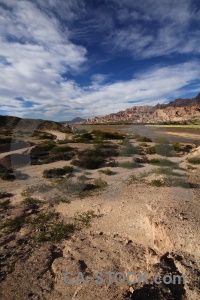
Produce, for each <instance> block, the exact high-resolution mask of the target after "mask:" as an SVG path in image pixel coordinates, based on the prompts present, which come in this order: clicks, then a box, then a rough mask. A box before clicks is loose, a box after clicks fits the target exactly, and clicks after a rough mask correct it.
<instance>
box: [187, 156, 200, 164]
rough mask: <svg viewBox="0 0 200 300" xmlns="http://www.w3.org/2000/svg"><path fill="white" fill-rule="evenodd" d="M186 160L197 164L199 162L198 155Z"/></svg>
mask: <svg viewBox="0 0 200 300" xmlns="http://www.w3.org/2000/svg"><path fill="white" fill-rule="evenodd" d="M188 162H189V163H191V164H194V165H199V164H200V157H192V158H188Z"/></svg>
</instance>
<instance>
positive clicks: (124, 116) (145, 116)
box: [87, 94, 200, 124]
mask: <svg viewBox="0 0 200 300" xmlns="http://www.w3.org/2000/svg"><path fill="white" fill-rule="evenodd" d="M196 119H200V94H198V95H197V96H196V97H195V98H193V99H176V100H174V101H171V102H169V103H167V104H157V105H155V106H133V107H132V108H128V109H126V110H124V111H120V112H118V113H113V114H110V115H107V116H104V117H99V118H97V117H95V118H90V119H87V123H88V124H101V123H117V122H130V123H164V122H183V121H193V120H196Z"/></svg>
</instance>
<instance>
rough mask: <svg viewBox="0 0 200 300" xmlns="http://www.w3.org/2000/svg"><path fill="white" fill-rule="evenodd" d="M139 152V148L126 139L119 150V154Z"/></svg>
mask: <svg viewBox="0 0 200 300" xmlns="http://www.w3.org/2000/svg"><path fill="white" fill-rule="evenodd" d="M139 152H140V148H139V147H138V146H137V147H134V146H133V145H132V144H131V143H130V142H129V141H128V140H125V143H124V147H122V149H121V151H120V155H121V156H130V155H133V154H138V153H139Z"/></svg>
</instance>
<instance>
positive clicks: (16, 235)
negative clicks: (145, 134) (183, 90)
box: [0, 158, 200, 300]
mask: <svg viewBox="0 0 200 300" xmlns="http://www.w3.org/2000/svg"><path fill="white" fill-rule="evenodd" d="M185 159H186V158H181V159H180V161H179V162H180V164H182V166H183V167H184V164H185ZM60 164H61V165H62V164H63V165H66V163H65V164H64V162H60ZM40 167H41V166H39V167H38V166H33V167H32V168H31V172H32V173H33V180H34V178H36V177H39V176H40V175H39V171H38V170H39V169H38V168H40ZM151 167H152V166H149V165H148V166H146V167H145V168H146V171H149V170H150V168H151ZM42 168H44V169H45V166H42ZM24 170H25V171H26V172H28V170H27V169H24ZM95 172H96V171H94V172H93V176H97V173H95ZM115 172H116V175H115V176H109V179H107V180H108V186H107V187H106V188H105V189H104V190H103V191H101V192H99V193H97V194H94V195H90V196H88V197H86V198H84V199H80V198H74V199H73V200H72V201H71V202H70V203H60V204H58V205H55V206H53V205H52V204H49V203H47V199H46V198H45V197H44V202H43V207H42V208H41V209H43V210H47V209H50V210H55V211H57V212H59V213H60V215H61V218H62V219H63V220H70V219H71V218H72V217H73V216H74V214H75V213H77V212H85V211H88V210H93V211H94V212H95V214H96V217H95V218H93V219H92V221H91V226H90V227H89V228H85V229H83V230H81V231H76V232H75V233H74V234H73V235H72V236H71V237H70V238H68V239H65V240H63V241H62V242H60V243H57V244H52V243H50V242H44V243H35V242H34V241H32V240H29V239H28V237H29V234H30V231H29V229H28V228H26V226H24V227H22V228H21V229H20V230H19V231H15V232H12V233H9V234H7V235H3V234H1V236H0V246H1V253H0V255H1V273H0V275H1V279H2V280H1V290H0V299H2V300H28V299H37V300H43V299H46V300H58V299H59V300H60V299H67V300H68V299H69V300H70V299H73V300H75V299H77V300H81V299H84V300H87V299H88V300H91V299H102V300H105V299H108V300H109V299H113V300H114V299H140V300H143V299H153V300H154V299H155V300H157V299H158V300H159V299H160V300H162V299H163V300H164V299H166V300H167V299H174V300H179V299H180V300H181V299H188V300H198V299H200V283H199V277H200V250H199V249H200V247H199V246H200V240H199V230H200V226H199V225H200V224H199V222H200V221H199V215H200V206H199V201H200V191H199V189H198V188H190V189H185V188H183V187H153V186H150V185H147V184H145V183H144V182H131V181H128V178H129V176H130V175H131V174H132V173H133V172H132V171H130V170H128V171H127V170H124V169H122V168H115ZM134 172H139V171H138V170H135V171H134ZM184 172H185V173H184V174H185V176H186V177H187V179H188V180H189V181H190V182H192V183H194V184H197V183H199V179H200V172H199V167H198V166H197V168H196V169H195V170H191V171H190V170H187V171H186V169H185V171H184ZM34 176H35V177H34ZM102 176H103V177H104V176H105V178H108V177H106V175H102ZM41 180H42V179H41ZM1 184H2V183H1ZM4 184H5V183H4ZM4 187H5V186H4ZM5 188H6V190H8V189H7V187H5ZM9 191H10V192H11V193H13V194H14V196H13V197H11V203H12V209H11V211H10V212H8V214H13V215H15V216H20V215H22V214H23V213H24V211H23V209H22V207H21V204H20V203H21V202H20V201H21V200H22V199H21V198H20V191H21V186H20V184H18V183H17V182H15V184H14V185H13V186H12V187H10V190H9ZM32 213H34V212H33V211H29V214H30V215H31V214H32ZM2 218H6V216H3V217H2ZM108 271H112V272H115V273H116V272H123V273H125V274H127V273H128V272H131V271H132V272H141V273H143V272H145V271H148V272H149V279H150V280H151V279H152V278H153V276H155V275H156V274H161V275H166V274H169V275H185V276H186V283H185V284H169V285H167V286H166V285H163V284H161V285H156V284H145V283H142V284H133V285H131V284H128V283H127V282H125V283H124V284H120V285H117V284H116V283H112V284H108V282H107V281H106V280H105V282H104V283H103V284H102V285H97V284H96V283H95V282H94V281H92V280H89V277H93V276H94V274H95V273H96V272H103V273H105V272H108ZM65 272H73V274H74V275H75V276H74V277H76V275H77V274H78V273H79V272H82V273H83V275H84V278H85V279H86V283H85V284H83V283H81V282H79V283H77V284H73V285H69V284H66V283H65V282H64V280H63V277H64V273H65ZM74 277H73V278H74Z"/></svg>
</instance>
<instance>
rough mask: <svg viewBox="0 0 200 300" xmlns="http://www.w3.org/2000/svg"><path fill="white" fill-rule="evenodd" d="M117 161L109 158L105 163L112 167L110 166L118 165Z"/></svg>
mask: <svg viewBox="0 0 200 300" xmlns="http://www.w3.org/2000/svg"><path fill="white" fill-rule="evenodd" d="M118 164H119V163H118V162H117V161H116V160H114V159H113V160H110V161H109V162H108V164H107V166H108V167H112V168H114V167H117V166H118Z"/></svg>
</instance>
